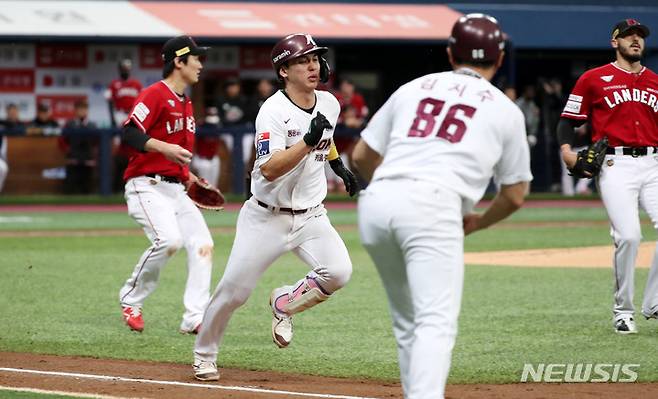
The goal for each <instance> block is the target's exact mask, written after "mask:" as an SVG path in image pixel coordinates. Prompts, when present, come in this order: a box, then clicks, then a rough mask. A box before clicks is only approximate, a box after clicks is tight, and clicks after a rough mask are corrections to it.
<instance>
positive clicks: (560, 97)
mask: <svg viewBox="0 0 658 399" xmlns="http://www.w3.org/2000/svg"><path fill="white" fill-rule="evenodd" d="M542 88H543V90H544V96H543V101H542V106H541V115H542V120H543V126H544V129H543V133H544V134H543V138H544V143H545V146H544V156H545V160H544V164H545V165H546V168H547V172H548V173H547V179H546V180H547V183H548V184H550V191H558V189H559V186H560V183H559V182H558V181H556V180H557V176H560V175H561V170H562V163H563V162H562V159H561V157H560V155H559V154H560V148H559V145H558V143H557V140H556V129H557V123H558V121H559V120H560V114H561V113H562V109H563V108H564V104H565V103H566V97H565V95H564V93H563V92H562V82H561V81H560V80H559V79H555V78H553V79H550V80H549V81H544V82H542Z"/></svg>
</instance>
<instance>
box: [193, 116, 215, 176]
mask: <svg viewBox="0 0 658 399" xmlns="http://www.w3.org/2000/svg"><path fill="white" fill-rule="evenodd" d="M203 126H206V127H212V128H215V129H219V126H220V119H219V115H218V111H217V107H208V108H206V117H205V119H204V121H203ZM220 143H221V139H220V138H219V137H218V136H206V135H197V136H196V138H195V140H194V157H193V158H192V163H191V164H190V167H191V168H192V169H193V170H194V173H195V174H196V175H197V176H198V177H200V178H203V179H206V180H207V181H208V183H210V184H212V185H213V186H215V187H217V186H219V174H220V171H221V166H222V165H221V160H220V159H219V146H220Z"/></svg>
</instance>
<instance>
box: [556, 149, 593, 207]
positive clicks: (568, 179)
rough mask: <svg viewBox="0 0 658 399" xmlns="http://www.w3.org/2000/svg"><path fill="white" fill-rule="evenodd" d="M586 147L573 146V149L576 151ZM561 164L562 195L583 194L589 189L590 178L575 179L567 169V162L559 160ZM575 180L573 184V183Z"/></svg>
mask: <svg viewBox="0 0 658 399" xmlns="http://www.w3.org/2000/svg"><path fill="white" fill-rule="evenodd" d="M585 148H587V147H576V148H573V151H575V152H578V151H580V150H582V149H585ZM559 154H560V159H562V152H559ZM560 165H562V195H565V196H567V197H573V196H574V195H576V194H583V193H586V192H587V190H589V184H590V179H585V178H582V179H575V178H574V177H573V176H571V175H570V174H569V169H567V164H565V163H564V162H560ZM574 181H575V184H574Z"/></svg>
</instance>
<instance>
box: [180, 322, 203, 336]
mask: <svg viewBox="0 0 658 399" xmlns="http://www.w3.org/2000/svg"><path fill="white" fill-rule="evenodd" d="M200 330H201V323H199V324H197V325H196V327H194V328H185V327H184V326H181V328H180V329H179V330H178V332H179V333H181V334H190V335H197V334H198V333H199V331H200Z"/></svg>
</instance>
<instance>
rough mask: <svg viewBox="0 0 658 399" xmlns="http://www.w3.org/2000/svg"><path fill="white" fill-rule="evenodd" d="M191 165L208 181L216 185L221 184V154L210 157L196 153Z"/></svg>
mask: <svg viewBox="0 0 658 399" xmlns="http://www.w3.org/2000/svg"><path fill="white" fill-rule="evenodd" d="M190 167H191V168H192V169H193V170H194V171H195V172H196V175H197V176H199V177H201V178H204V179H206V180H207V181H208V183H210V184H211V185H213V186H214V187H217V186H218V185H219V174H220V167H221V164H220V160H219V155H215V156H214V157H212V158H210V159H208V158H202V157H200V156H198V155H195V156H194V157H193V158H192V163H191V164H190Z"/></svg>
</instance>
